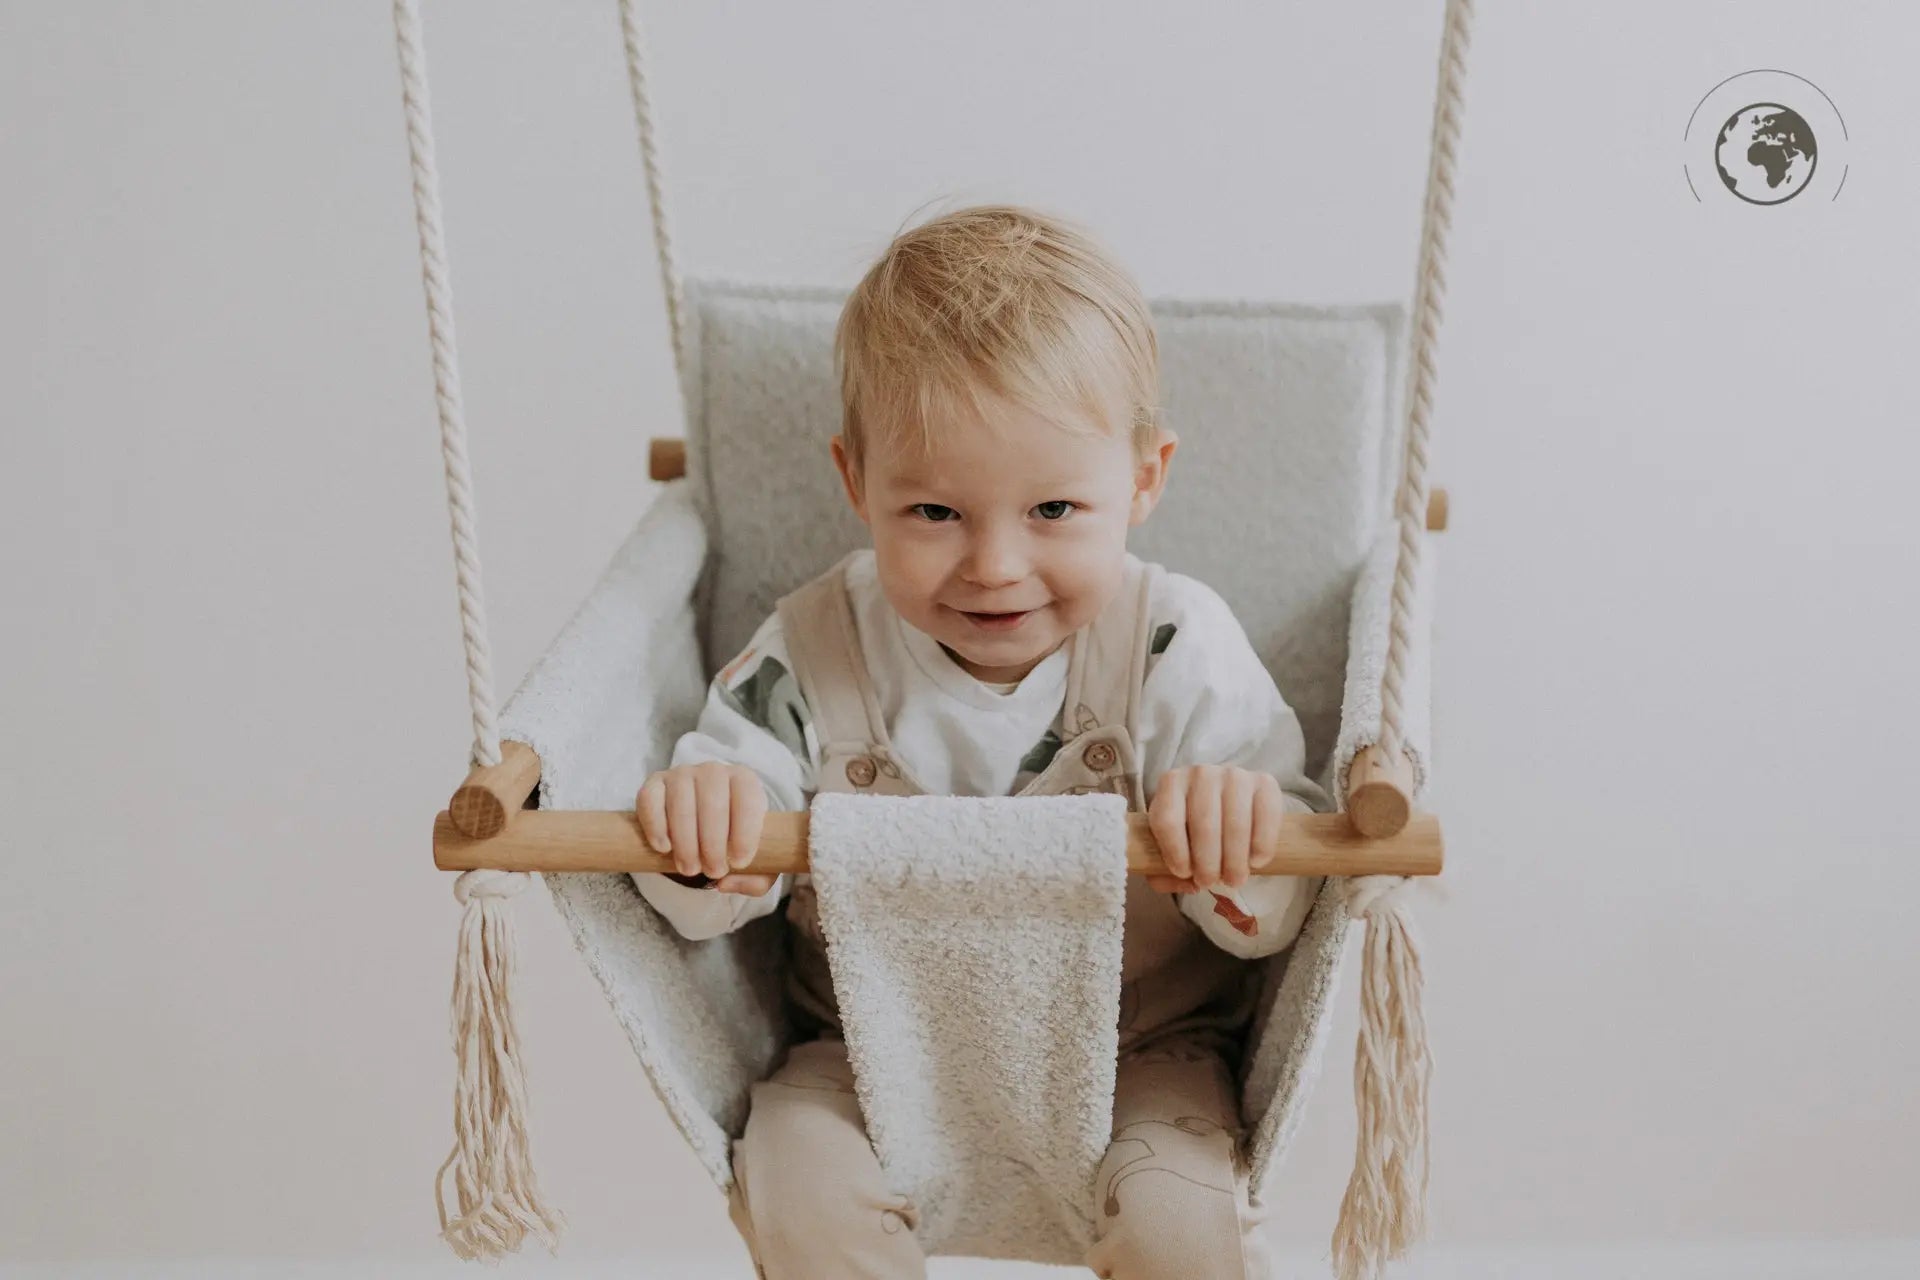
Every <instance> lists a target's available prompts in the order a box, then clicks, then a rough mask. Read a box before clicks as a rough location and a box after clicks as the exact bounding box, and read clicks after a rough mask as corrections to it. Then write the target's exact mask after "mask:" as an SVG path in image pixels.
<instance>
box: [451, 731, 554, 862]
mask: <svg viewBox="0 0 1920 1280" xmlns="http://www.w3.org/2000/svg"><path fill="white" fill-rule="evenodd" d="M539 783H540V756H539V754H538V753H536V752H535V751H534V749H533V748H532V747H530V746H528V745H527V744H526V743H524V742H503V743H501V744H500V763H499V764H494V765H481V766H477V767H476V768H475V769H474V771H473V772H472V773H469V774H468V775H467V780H466V781H465V782H463V783H461V784H460V789H459V790H458V791H455V792H454V793H453V799H452V800H450V801H448V803H447V816H448V818H449V819H450V820H451V821H452V823H453V825H454V827H455V828H456V829H458V831H459V832H460V834H462V835H464V836H467V837H468V838H470V839H474V840H490V839H492V838H493V837H494V836H497V835H499V834H500V833H501V832H502V831H505V830H506V829H507V819H508V818H509V817H511V816H512V815H513V814H514V813H515V812H516V811H517V810H518V809H519V808H520V807H521V806H522V805H524V804H526V802H527V797H528V796H530V795H532V794H533V789H534V787H536V786H538V785H539Z"/></svg>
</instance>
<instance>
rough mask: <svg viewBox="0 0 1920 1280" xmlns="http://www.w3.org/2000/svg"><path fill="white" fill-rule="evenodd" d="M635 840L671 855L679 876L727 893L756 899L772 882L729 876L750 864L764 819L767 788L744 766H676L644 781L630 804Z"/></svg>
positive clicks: (710, 763) (716, 763)
mask: <svg viewBox="0 0 1920 1280" xmlns="http://www.w3.org/2000/svg"><path fill="white" fill-rule="evenodd" d="M633 808H634V812H635V813H636V814H638V815H639V818H640V834H641V835H642V836H643V837H644V838H645V839H646V842H647V843H648V844H649V845H651V846H653V849H654V851H655V852H656V853H670V854H672V855H673V865H674V869H675V870H676V871H678V872H679V873H680V874H681V875H685V876H692V875H702V874H704V875H706V876H707V877H709V878H710V879H711V880H712V881H713V884H712V887H713V888H715V889H719V890H722V891H723V892H726V893H747V894H752V895H753V896H754V897H756V898H757V897H759V896H760V895H761V894H763V893H765V892H766V891H767V890H769V889H771V888H772V887H773V883H774V880H775V879H777V877H775V876H768V875H729V874H728V872H729V871H730V870H731V869H732V868H734V867H742V866H745V865H746V864H748V863H749V862H751V861H753V854H754V851H755V850H756V849H758V848H759V847H760V827H761V824H762V823H763V822H764V820H765V819H766V816H767V791H766V786H765V784H763V783H762V782H761V781H760V775H759V774H757V773H755V772H754V771H753V770H751V769H749V768H747V767H746V766H745V765H743V764H721V763H720V762H719V761H708V762H706V763H704V764H688V765H681V766H680V767H679V768H677V769H665V770H662V771H660V772H658V773H655V774H652V775H651V776H649V777H648V778H647V780H646V782H644V783H643V784H641V787H640V794H639V796H638V797H636V798H635V800H634V802H633Z"/></svg>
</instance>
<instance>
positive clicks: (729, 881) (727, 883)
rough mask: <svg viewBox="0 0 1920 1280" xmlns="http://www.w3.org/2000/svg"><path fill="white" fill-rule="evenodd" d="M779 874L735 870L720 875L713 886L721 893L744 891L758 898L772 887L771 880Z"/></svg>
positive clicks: (775, 878) (777, 877)
mask: <svg viewBox="0 0 1920 1280" xmlns="http://www.w3.org/2000/svg"><path fill="white" fill-rule="evenodd" d="M779 878H780V877H779V876H757V875H754V874H753V873H752V872H750V871H736V872H734V873H733V874H732V875H725V876H721V877H720V878H719V879H718V880H716V881H714V882H713V887H714V888H715V889H716V890H718V891H719V892H721V893H744V894H747V895H748V896H749V897H754V898H759V897H764V896H765V895H766V892H767V890H769V889H771V888H773V882H774V881H775V880H778V879H779Z"/></svg>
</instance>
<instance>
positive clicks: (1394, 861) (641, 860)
mask: <svg viewBox="0 0 1920 1280" xmlns="http://www.w3.org/2000/svg"><path fill="white" fill-rule="evenodd" d="M810 816H811V815H809V814H807V813H804V812H803V813H769V814H768V815H767V816H766V822H765V824H764V825H763V826H762V827H761V834H760V847H759V851H758V852H757V853H756V854H755V855H754V858H753V862H752V864H751V865H749V866H746V867H739V868H735V870H737V871H740V872H742V873H757V874H760V875H774V874H778V873H780V872H784V871H805V870H806V869H807V867H808V861H807V822H808V818H809V817H810ZM1444 861H1445V851H1444V848H1443V845H1442V841H1441V838H1440V819H1439V818H1438V817H1436V816H1435V815H1433V814H1431V813H1416V814H1413V815H1412V816H1411V817H1410V818H1409V820H1408V821H1407V824H1406V826H1405V827H1403V828H1402V829H1401V830H1400V832H1399V834H1398V835H1394V836H1390V837H1388V838H1386V839H1376V838H1373V837H1369V836H1365V835H1362V834H1360V833H1359V832H1357V831H1355V830H1354V829H1353V826H1352V824H1351V823H1349V822H1348V821H1347V817H1346V815H1345V814H1339V813H1310V814H1309V813H1290V814H1288V815H1287V816H1286V817H1285V818H1284V819H1282V820H1281V824H1280V841H1279V848H1278V849H1277V850H1276V852H1275V854H1274V857H1273V860H1272V861H1270V862H1268V863H1267V864H1266V866H1264V867H1262V868H1260V869H1259V871H1257V872H1256V873H1255V874H1258V875H1274V876H1375V875H1392V876H1432V875H1438V874H1440V869H1441V866H1442V863H1443V862H1444ZM433 863H434V865H435V866H437V867H439V868H440V869H441V870H442V871H472V870H476V869H481V868H486V869H491V870H497V871H673V870H675V867H674V865H673V859H672V857H671V855H668V854H663V853H656V852H654V850H653V848H652V846H650V845H648V844H647V843H646V841H645V840H644V839H643V838H642V837H641V835H640V824H639V821H638V820H637V819H636V818H635V817H634V815H633V814H631V813H627V812H623V811H618V810H585V809H556V810H551V811H547V810H537V809H529V810H524V811H521V812H517V813H514V814H513V815H512V816H511V817H510V818H508V819H507V822H506V825H505V827H504V828H503V829H502V830H501V831H500V833H499V834H498V835H495V836H493V837H492V838H490V839H484V840H476V839H474V838H473V837H471V836H468V835H465V834H463V833H462V832H461V831H460V829H459V828H458V827H456V826H455V825H454V822H453V817H452V815H451V814H449V813H446V812H442V813H441V814H440V815H439V816H438V817H436V818H435V819H434V823H433ZM1127 870H1128V871H1129V872H1132V873H1134V874H1136V875H1165V874H1166V870H1167V867H1166V863H1165V862H1164V861H1163V860H1162V859H1161V857H1160V845H1159V842H1158V841H1156V840H1155V839H1154V838H1153V831H1152V829H1151V828H1150V827H1148V825H1147V815H1145V814H1144V813H1129V814H1128V815H1127Z"/></svg>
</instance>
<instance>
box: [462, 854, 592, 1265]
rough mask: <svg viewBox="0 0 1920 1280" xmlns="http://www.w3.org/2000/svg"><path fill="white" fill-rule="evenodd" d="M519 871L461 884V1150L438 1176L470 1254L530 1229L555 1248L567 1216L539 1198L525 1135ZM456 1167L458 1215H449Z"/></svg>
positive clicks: (515, 1240) (494, 1250)
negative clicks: (449, 1187)
mask: <svg viewBox="0 0 1920 1280" xmlns="http://www.w3.org/2000/svg"><path fill="white" fill-rule="evenodd" d="M528 880H529V877H528V876H527V874H526V873H525V872H521V871H469V872H466V873H465V874H463V875H462V876H461V877H460V878H459V879H458V880H456V881H455V882H454V886H453V896H454V897H455V898H456V899H457V900H458V901H460V902H461V903H462V904H464V906H465V909H466V910H465V914H464V915H463V916H462V917H461V919H460V948H459V952H458V953H457V955H456V957H455V960H454V974H453V1056H454V1060H455V1062H456V1063H457V1064H458V1072H459V1075H458V1079H457V1081H456V1083H455V1085H454V1091H453V1133H454V1143H453V1151H452V1152H451V1153H450V1154H449V1155H448V1156H447V1160H446V1163H445V1164H443V1165H441V1166H440V1172H439V1173H438V1174H437V1175H435V1177H434V1188H433V1189H434V1200H435V1203H436V1205H437V1207H438V1208H439V1211H440V1235H441V1238H442V1239H444V1240H445V1241H446V1242H447V1243H448V1244H449V1245H450V1246H452V1248H453V1251H454V1252H455V1253H456V1254H458V1255H459V1256H460V1257H462V1258H465V1259H469V1260H471V1259H475V1258H482V1259H488V1260H492V1259H497V1258H501V1257H504V1256H505V1255H507V1254H509V1253H513V1252H515V1251H517V1250H518V1249H519V1248H520V1245H521V1244H522V1243H523V1242H524V1241H525V1240H526V1238H527V1237H528V1236H529V1235H531V1236H533V1237H534V1238H535V1239H537V1240H539V1241H540V1243H542V1244H544V1245H545V1246H546V1247H547V1249H548V1250H549V1251H552V1250H553V1249H554V1247H555V1246H556V1245H557V1244H558V1242H559V1236H560V1228H561V1222H562V1219H561V1217H560V1215H559V1214H558V1213H556V1212H555V1211H554V1210H553V1209H551V1208H549V1207H548V1206H547V1204H546V1202H545V1201H544V1200H543V1199H542V1198H541V1195H540V1184H539V1182H538V1181H537V1180H536V1179H535V1178H534V1175H533V1157H532V1152H531V1147H530V1143H529V1141H528V1137H527V1079H526V1071H525V1068H524V1067H523V1065H522V1064H521V1061H520V1035H519V1032H518V1031H516V1030H515V1028H514V1025H513V998H512V986H513V970H514V966H515V953H514V936H513V916H512V914H511V912H510V911H509V909H508V902H507V899H509V898H511V897H513V895H515V894H517V893H519V892H520V891H521V890H522V889H524V888H526V886H527V883H528ZM449 1170H451V1171H452V1173H453V1185H454V1194H455V1197H456V1200H457V1201H458V1205H459V1212H458V1213H457V1214H456V1215H454V1216H453V1217H452V1218H451V1219H450V1218H449V1217H448V1215H447V1202H446V1189H445V1184H446V1177H447V1173H448V1171H449Z"/></svg>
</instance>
